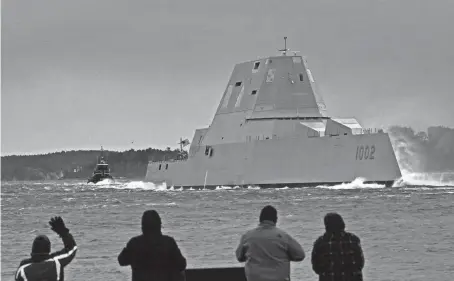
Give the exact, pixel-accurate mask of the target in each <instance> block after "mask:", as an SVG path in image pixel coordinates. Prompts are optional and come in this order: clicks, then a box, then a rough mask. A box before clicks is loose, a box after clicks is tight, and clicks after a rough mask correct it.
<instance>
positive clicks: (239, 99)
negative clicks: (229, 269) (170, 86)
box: [145, 38, 401, 188]
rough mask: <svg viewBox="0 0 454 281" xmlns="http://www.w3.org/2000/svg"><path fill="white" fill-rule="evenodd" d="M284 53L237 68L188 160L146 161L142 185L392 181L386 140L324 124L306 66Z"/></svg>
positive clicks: (347, 122) (395, 171) (393, 167)
mask: <svg viewBox="0 0 454 281" xmlns="http://www.w3.org/2000/svg"><path fill="white" fill-rule="evenodd" d="M285 39H286V38H285ZM286 45H287V44H286V42H285V47H284V49H282V50H279V51H281V52H282V53H281V54H279V55H278V56H271V57H266V58H262V59H257V60H253V61H248V62H243V63H239V64H236V65H235V66H234V69H233V72H232V73H231V76H230V79H229V81H228V84H227V86H226V88H225V90H224V93H223V95H222V98H221V101H220V103H219V105H218V108H217V110H216V113H215V115H214V118H213V120H212V122H211V124H210V125H209V127H207V128H200V129H196V130H195V133H194V136H193V139H192V142H190V146H189V151H188V156H187V158H186V159H179V160H172V161H150V162H149V164H148V167H147V173H146V176H145V181H147V182H152V183H154V184H162V183H164V182H165V183H166V184H167V186H168V187H170V186H173V187H174V188H180V187H182V188H191V187H192V188H214V187H217V186H240V187H247V186H260V187H261V188H268V187H285V186H288V187H302V186H318V185H337V184H340V183H347V182H352V181H353V180H355V179H356V178H363V179H364V180H365V181H364V182H365V183H378V184H385V185H386V186H391V185H392V184H393V182H394V181H396V180H398V179H399V178H400V177H401V171H400V168H399V165H398V163H397V159H396V156H395V154H394V150H393V147H392V145H391V141H390V138H389V136H388V134H387V133H385V132H383V131H382V130H378V131H373V130H368V129H363V127H362V126H361V125H360V123H359V122H358V121H357V120H356V119H355V118H334V117H330V116H329V115H328V113H327V110H326V106H325V103H324V101H323V98H322V97H321V95H320V94H319V92H318V91H317V87H316V83H315V81H314V77H313V75H312V73H311V70H310V68H309V67H308V64H307V61H306V59H305V58H304V57H302V56H297V55H296V53H292V54H289V49H287V46H286ZM188 143H189V141H186V143H185V144H188Z"/></svg>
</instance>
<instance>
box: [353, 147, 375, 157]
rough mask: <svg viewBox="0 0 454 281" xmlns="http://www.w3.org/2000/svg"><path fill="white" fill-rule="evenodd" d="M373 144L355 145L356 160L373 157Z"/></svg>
mask: <svg viewBox="0 0 454 281" xmlns="http://www.w3.org/2000/svg"><path fill="white" fill-rule="evenodd" d="M374 154H375V145H371V146H368V145H358V146H357V147H356V160H367V159H370V160H373V159H375V155H374Z"/></svg>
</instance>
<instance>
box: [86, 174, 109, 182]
mask: <svg viewBox="0 0 454 281" xmlns="http://www.w3.org/2000/svg"><path fill="white" fill-rule="evenodd" d="M105 179H109V180H110V181H112V182H113V181H114V179H113V178H112V176H110V175H98V174H96V175H94V176H92V177H90V178H89V179H88V181H87V183H98V182H100V181H103V180H105Z"/></svg>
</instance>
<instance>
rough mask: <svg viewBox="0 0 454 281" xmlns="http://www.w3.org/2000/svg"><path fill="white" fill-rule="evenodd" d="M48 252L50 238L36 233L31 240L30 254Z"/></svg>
mask: <svg viewBox="0 0 454 281" xmlns="http://www.w3.org/2000/svg"><path fill="white" fill-rule="evenodd" d="M49 253H50V240H49V238H48V237H47V236H46V235H38V236H36V238H35V240H33V245H32V253H31V254H32V255H42V254H49Z"/></svg>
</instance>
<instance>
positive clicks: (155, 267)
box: [118, 210, 186, 281]
mask: <svg viewBox="0 0 454 281" xmlns="http://www.w3.org/2000/svg"><path fill="white" fill-rule="evenodd" d="M118 263H119V264H120V265H121V266H128V265H130V266H131V269H132V281H144V280H153V281H160V280H166V281H167V280H179V279H184V270H185V269H186V258H185V257H184V256H183V255H182V254H181V251H180V249H179V248H178V245H177V243H176V242H175V240H174V239H173V238H172V237H170V236H167V235H163V234H162V233H161V218H160V216H159V214H158V213H157V212H156V211H155V210H148V211H145V212H144V213H143V216H142V235H139V236H136V237H133V238H131V239H130V240H129V242H128V243H127V244H126V247H125V248H123V250H122V251H121V253H120V255H119V256H118Z"/></svg>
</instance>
